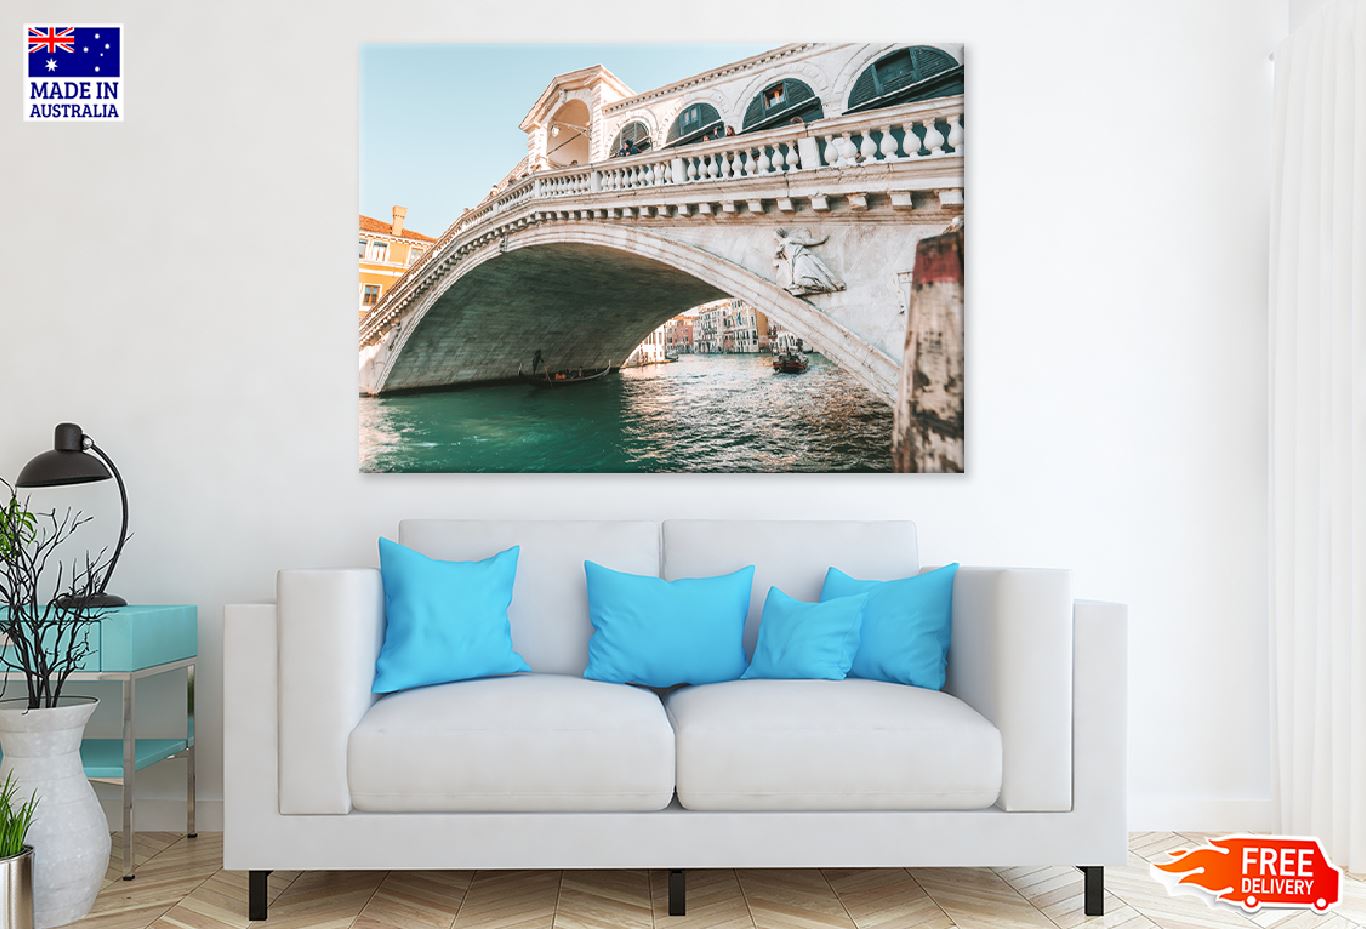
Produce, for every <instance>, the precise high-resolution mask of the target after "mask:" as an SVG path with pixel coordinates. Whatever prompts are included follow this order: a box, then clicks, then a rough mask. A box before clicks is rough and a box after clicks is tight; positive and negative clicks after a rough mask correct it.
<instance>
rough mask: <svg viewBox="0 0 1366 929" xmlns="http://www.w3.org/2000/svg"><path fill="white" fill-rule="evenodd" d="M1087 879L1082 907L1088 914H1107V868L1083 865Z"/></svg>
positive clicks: (1085, 878)
mask: <svg viewBox="0 0 1366 929" xmlns="http://www.w3.org/2000/svg"><path fill="white" fill-rule="evenodd" d="M1081 873H1082V875H1083V879H1084V880H1085V888H1084V889H1083V890H1082V909H1083V911H1084V912H1085V913H1086V915H1087V916H1104V915H1105V869H1104V868H1101V867H1094V866H1087V865H1082V866H1081Z"/></svg>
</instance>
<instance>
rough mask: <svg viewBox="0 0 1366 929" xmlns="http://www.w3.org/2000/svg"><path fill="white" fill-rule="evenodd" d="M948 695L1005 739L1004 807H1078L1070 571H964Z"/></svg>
mask: <svg viewBox="0 0 1366 929" xmlns="http://www.w3.org/2000/svg"><path fill="white" fill-rule="evenodd" d="M945 690H947V691H948V692H949V693H951V694H953V695H954V696H956V697H958V698H959V699H961V700H962V701H963V702H965V703H967V704H968V705H969V706H971V707H972V708H973V709H975V710H977V712H979V713H981V714H982V715H983V716H985V717H986V718H987V719H989V720H991V722H992V723H993V724H994V725H995V726H996V728H997V729H999V730H1000V732H1001V750H1002V771H1001V797H1000V800H999V801H998V805H999V806H1000V807H1001V808H1002V809H1004V810H1007V811H1017V810H1028V811H1059V810H1070V809H1071V808H1072V589H1071V577H1070V575H1069V574H1068V572H1066V571H1054V570H1038V569H1022V568H960V569H959V571H958V574H957V576H956V578H955V580H954V585H953V637H952V640H951V644H950V646H949V671H948V682H947V685H946V687H945Z"/></svg>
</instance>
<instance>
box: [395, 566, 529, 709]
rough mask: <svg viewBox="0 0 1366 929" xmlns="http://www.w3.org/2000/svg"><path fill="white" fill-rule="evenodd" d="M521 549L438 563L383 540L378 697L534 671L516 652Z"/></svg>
mask: <svg viewBox="0 0 1366 929" xmlns="http://www.w3.org/2000/svg"><path fill="white" fill-rule="evenodd" d="M517 552H518V549H517V547H516V546H513V547H512V548H509V549H508V550H507V551H504V552H499V553H498V554H496V555H494V556H493V557H492V558H485V559H484V560H483V561H439V560H437V559H436V558H428V557H427V556H426V555H424V554H422V553H421V552H415V551H413V550H412V549H411V548H405V547H404V546H402V545H399V544H398V543H397V542H391V541H389V540H388V539H380V540H379V572H380V579H381V581H382V582H383V584H384V645H383V646H382V647H381V648H380V650H379V658H378V659H377V660H376V661H375V683H374V686H373V687H372V688H371V689H372V690H373V691H374V692H375V693H377V694H387V693H393V692H394V691H397V690H408V689H409V688H412V687H424V686H426V685H428V684H444V683H446V682H447V681H464V680H469V679H471V678H476V677H493V676H494V675H498V674H515V673H517V672H518V671H530V670H531V668H529V667H527V663H526V662H525V661H523V660H522V656H521V655H519V654H517V653H516V652H515V651H513V649H512V627H511V626H510V625H509V624H508V605H509V604H511V603H512V583H513V581H514V580H515V579H516V577H517Z"/></svg>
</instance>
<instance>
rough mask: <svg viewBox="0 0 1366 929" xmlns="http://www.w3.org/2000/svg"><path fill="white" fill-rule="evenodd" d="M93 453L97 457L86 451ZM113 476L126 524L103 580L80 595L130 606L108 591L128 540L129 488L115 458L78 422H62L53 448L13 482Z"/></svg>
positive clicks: (44, 483)
mask: <svg viewBox="0 0 1366 929" xmlns="http://www.w3.org/2000/svg"><path fill="white" fill-rule="evenodd" d="M87 450H88V451H90V452H93V453H94V456H95V457H91V456H90V455H87V454H86V451H87ZM110 477H112V478H114V481H115V483H117V484H118V486H119V501H120V502H121V503H122V504H123V525H122V526H120V527H119V544H118V545H117V546H116V547H115V548H114V555H113V557H112V558H110V559H109V570H108V571H106V572H105V575H104V580H102V581H100V586H99V589H98V590H97V591H95V593H94V594H93V595H92V596H89V597H80V598H76V599H79V600H80V601H81V602H82V603H83V604H84V605H85V606H87V607H95V608H102V607H115V606H127V605H128V601H127V600H124V599H123V598H122V597H115V596H111V595H110V594H107V593H105V592H104V591H105V588H106V587H108V586H109V578H111V577H113V576H114V566H115V565H117V564H118V563H119V555H120V554H121V553H122V552H123V543H124V542H126V541H128V490H127V489H126V488H125V487H124V486H123V476H122V475H120V474H119V469H118V468H116V467H114V462H113V461H112V460H111V459H110V457H109V456H108V455H106V454H105V453H104V449H102V448H100V447H99V446H98V445H96V444H95V443H94V441H93V440H92V439H91V438H90V436H88V435H86V434H85V433H84V432H82V431H81V427H80V426H78V425H76V424H75V423H59V424H58V425H57V429H56V432H55V435H54V436H53V439H52V449H51V450H50V451H46V452H43V453H42V454H41V455H38V456H36V457H35V458H34V459H33V460H32V461H30V462H29V463H28V464H26V465H24V470H22V471H20V472H19V478H18V480H16V481H15V482H14V486H16V487H62V486H65V485H67V484H89V483H91V482H93V481H107V480H109V478H110Z"/></svg>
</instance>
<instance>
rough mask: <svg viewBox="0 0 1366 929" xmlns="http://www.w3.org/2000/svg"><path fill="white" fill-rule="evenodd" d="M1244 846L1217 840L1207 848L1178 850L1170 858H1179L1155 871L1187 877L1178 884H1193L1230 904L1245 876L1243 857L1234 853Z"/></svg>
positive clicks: (1159, 865) (1156, 866)
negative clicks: (1235, 849)
mask: <svg viewBox="0 0 1366 929" xmlns="http://www.w3.org/2000/svg"><path fill="white" fill-rule="evenodd" d="M1243 844H1246V843H1239V842H1236V841H1231V840H1228V839H1215V840H1214V841H1212V842H1210V843H1209V845H1208V846H1206V847H1204V848H1196V849H1184V848H1178V849H1174V850H1173V851H1172V852H1171V853H1170V854H1172V855H1175V856H1177V857H1176V858H1175V859H1173V860H1172V861H1169V862H1167V863H1166V864H1157V865H1153V867H1155V868H1157V869H1158V870H1161V871H1166V872H1167V873H1168V874H1184V875H1185V877H1183V878H1181V880H1180V881H1178V882H1177V883H1179V884H1191V885H1193V886H1195V887H1199V888H1200V889H1202V890H1208V891H1209V892H1210V893H1212V894H1213V895H1214V896H1215V899H1218V900H1227V899H1230V898H1232V896H1233V888H1234V887H1236V886H1238V878H1239V877H1240V876H1241V875H1242V864H1241V857H1240V856H1239V855H1236V854H1234V853H1233V852H1234V848H1235V846H1237V847H1241V846H1242V845H1243Z"/></svg>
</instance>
